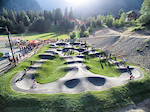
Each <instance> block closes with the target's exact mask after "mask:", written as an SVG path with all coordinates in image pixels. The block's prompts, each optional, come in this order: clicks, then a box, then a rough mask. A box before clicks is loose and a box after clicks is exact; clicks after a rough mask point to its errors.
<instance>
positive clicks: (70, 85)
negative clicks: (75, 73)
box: [64, 79, 80, 88]
mask: <svg viewBox="0 0 150 112" xmlns="http://www.w3.org/2000/svg"><path fill="white" fill-rule="evenodd" d="M79 82H80V80H79V79H72V80H68V81H66V82H65V83H64V84H65V85H66V86H67V87H68V88H74V87H76V86H77V85H78V83H79Z"/></svg>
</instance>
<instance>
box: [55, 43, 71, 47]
mask: <svg viewBox="0 0 150 112" xmlns="http://www.w3.org/2000/svg"><path fill="white" fill-rule="evenodd" d="M56 45H58V46H63V45H68V44H66V43H57V44H56Z"/></svg>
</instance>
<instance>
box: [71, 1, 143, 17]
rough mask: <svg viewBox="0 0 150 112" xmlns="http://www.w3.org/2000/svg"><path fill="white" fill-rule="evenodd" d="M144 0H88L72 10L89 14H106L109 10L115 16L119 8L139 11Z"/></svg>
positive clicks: (84, 14)
mask: <svg viewBox="0 0 150 112" xmlns="http://www.w3.org/2000/svg"><path fill="white" fill-rule="evenodd" d="M143 1H144V0H89V1H88V2H87V3H85V4H80V5H79V6H78V7H76V9H75V10H74V12H75V14H78V13H79V14H82V16H89V15H91V13H95V14H101V15H107V14H108V12H109V11H110V12H111V14H112V15H114V16H117V14H118V12H119V10H120V9H123V10H124V11H125V12H128V11H130V10H135V11H139V10H140V8H141V6H142V3H143Z"/></svg>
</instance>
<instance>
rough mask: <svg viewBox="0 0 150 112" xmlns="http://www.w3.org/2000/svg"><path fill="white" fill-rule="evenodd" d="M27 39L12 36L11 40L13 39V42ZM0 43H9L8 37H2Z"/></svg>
mask: <svg viewBox="0 0 150 112" xmlns="http://www.w3.org/2000/svg"><path fill="white" fill-rule="evenodd" d="M25 38H27V37H24V36H15V37H14V36H11V39H12V41H13V40H18V39H19V40H22V39H25ZM0 41H1V42H2V41H4V42H6V41H8V37H7V36H6V37H0Z"/></svg>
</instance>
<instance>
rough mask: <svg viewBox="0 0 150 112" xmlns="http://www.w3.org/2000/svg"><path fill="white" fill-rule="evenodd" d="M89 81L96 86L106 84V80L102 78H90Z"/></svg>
mask: <svg viewBox="0 0 150 112" xmlns="http://www.w3.org/2000/svg"><path fill="white" fill-rule="evenodd" d="M87 79H88V80H89V81H90V82H91V83H92V84H94V85H95V86H103V85H104V84H105V82H106V80H105V79H104V78H101V77H88V78H87Z"/></svg>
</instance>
